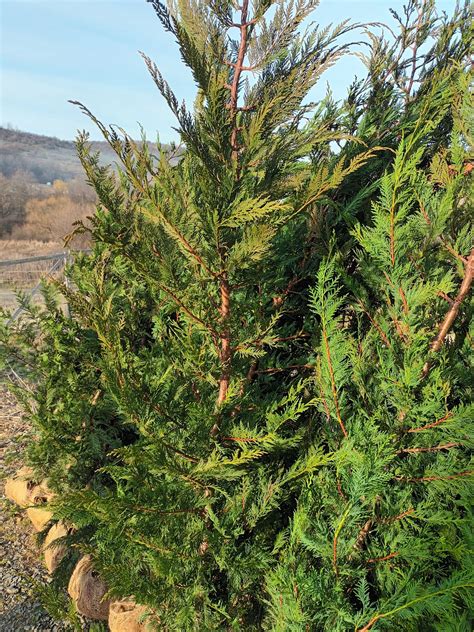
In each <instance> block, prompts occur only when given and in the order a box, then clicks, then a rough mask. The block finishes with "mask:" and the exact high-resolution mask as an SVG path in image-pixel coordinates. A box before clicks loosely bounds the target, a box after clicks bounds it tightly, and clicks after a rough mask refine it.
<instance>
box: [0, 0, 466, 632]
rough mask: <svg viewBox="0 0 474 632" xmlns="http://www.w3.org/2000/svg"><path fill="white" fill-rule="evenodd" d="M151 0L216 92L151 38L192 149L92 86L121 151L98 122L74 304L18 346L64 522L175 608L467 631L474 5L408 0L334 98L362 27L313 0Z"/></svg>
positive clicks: (40, 461)
mask: <svg viewBox="0 0 474 632" xmlns="http://www.w3.org/2000/svg"><path fill="white" fill-rule="evenodd" d="M151 4H152V5H153V8H154V10H155V12H156V14H157V16H158V18H159V20H160V21H161V23H162V25H163V27H164V28H165V29H166V30H167V31H169V32H170V33H172V35H173V36H174V38H175V39H176V41H177V44H178V46H179V50H180V53H181V56H182V59H183V61H184V63H185V64H186V65H187V66H189V68H190V69H191V71H192V73H193V78H194V80H195V82H196V85H197V88H198V94H197V98H196V103H195V105H194V109H193V110H192V111H191V110H190V109H189V108H188V107H187V106H186V105H185V104H180V103H179V102H178V101H177V99H176V97H175V96H174V94H173V92H172V90H171V88H170V86H169V85H168V83H167V82H166V80H165V78H164V77H163V76H162V75H161V73H160V71H159V68H158V67H157V66H156V65H155V63H154V62H153V61H152V60H150V59H149V58H148V57H147V56H146V55H144V59H145V62H146V64H147V66H148V68H149V70H150V72H151V75H152V78H153V80H154V82H155V84H156V86H157V88H158V89H159V91H160V92H161V94H162V96H163V97H164V98H165V100H166V101H167V103H168V105H169V106H170V108H171V110H172V111H173V113H174V114H175V116H176V120H177V130H178V132H179V134H180V137H181V139H182V146H178V147H174V148H172V149H171V150H168V149H167V148H165V147H161V146H160V147H159V151H158V153H157V154H156V155H155V154H154V153H153V151H152V149H151V148H150V146H149V145H148V144H147V142H146V140H145V139H143V141H142V142H140V143H138V142H135V141H133V140H132V139H131V138H130V137H129V136H128V135H127V134H126V133H125V132H123V131H122V130H117V129H116V128H113V127H112V128H111V127H106V126H104V125H103V124H102V123H101V122H100V121H98V120H97V119H96V118H95V117H94V115H93V114H92V113H91V112H90V111H89V110H87V108H85V107H84V106H82V105H81V107H82V108H83V110H84V111H85V113H86V114H88V115H89V116H90V117H92V118H93V120H94V121H95V122H96V123H97V125H98V126H99V128H100V130H101V132H102V133H103V135H104V137H105V139H106V140H107V141H108V142H109V143H110V145H111V146H112V147H113V149H114V150H115V152H116V154H117V159H118V164H119V167H118V171H114V170H112V169H111V168H106V167H103V166H101V165H100V164H99V158H98V156H97V155H95V154H93V153H91V151H90V149H89V147H88V142H87V137H86V135H84V134H82V135H80V136H79V138H78V143H77V145H78V151H79V155H80V158H81V160H82V163H83V166H84V169H85V171H86V174H87V177H88V179H89V181H90V183H91V184H92V185H93V187H94V188H95V190H96V192H97V195H98V198H99V205H98V209H97V213H96V214H95V216H94V217H93V218H92V219H91V226H90V227H85V226H82V227H81V226H79V227H78V230H89V231H90V232H91V235H92V239H93V252H92V254H91V255H90V256H87V257H78V258H77V259H76V262H75V264H74V266H73V267H72V269H71V271H70V274H71V279H72V281H73V285H72V287H73V288H74V289H70V288H69V289H68V288H66V287H58V290H59V291H60V292H61V293H62V295H63V296H64V297H65V298H66V299H67V301H68V303H69V306H70V312H71V315H72V318H71V319H69V318H66V317H65V316H64V315H63V313H62V311H61V310H60V309H59V307H57V306H56V304H55V300H54V287H50V288H47V289H46V294H45V296H46V302H47V304H46V309H40V308H37V307H34V306H31V305H28V304H27V302H26V301H25V307H27V308H28V317H26V318H23V319H22V320H21V321H20V322H19V323H18V325H17V326H16V328H15V330H14V331H13V332H10V333H9V334H8V335H9V338H8V341H6V342H5V345H4V348H5V351H6V352H7V353H10V354H14V355H15V356H16V357H17V363H18V364H20V365H21V363H23V371H24V374H25V375H28V366H30V367H31V371H29V376H30V379H31V380H33V379H34V380H35V383H36V389H37V390H36V393H35V396H34V398H32V399H31V398H28V397H24V399H25V403H26V405H27V406H29V411H30V416H31V419H32V421H33V423H34V425H35V428H36V430H37V435H36V436H35V441H34V442H33V443H32V446H31V449H30V459H31V462H32V463H33V464H34V465H35V466H36V468H37V469H38V472H41V473H42V474H45V475H47V476H48V479H49V483H50V486H51V487H52V488H53V489H54V490H55V491H56V492H57V496H56V499H55V501H54V503H53V504H52V506H53V508H54V517H55V519H64V520H66V521H67V522H69V523H70V524H72V525H73V526H74V533H73V535H72V536H71V537H70V540H71V541H73V542H74V543H75V545H76V547H78V548H79V549H80V550H81V551H84V552H90V553H91V554H92V555H93V556H94V559H95V564H96V567H97V569H98V570H99V572H100V573H101V575H102V576H103V577H104V578H105V579H106V581H107V582H108V584H109V586H110V589H111V593H112V594H113V595H115V596H119V597H126V596H131V595H133V596H134V598H135V599H136V601H137V602H139V603H142V604H145V605H147V606H149V607H150V608H151V609H152V610H153V611H154V612H155V613H156V614H157V616H158V617H159V619H160V622H161V623H160V626H161V629H165V630H261V629H268V630H281V631H283V630H315V631H319V630H328V631H329V630H331V631H332V630H346V629H347V630H359V631H362V630H364V631H365V630H369V629H381V630H382V629H392V630H398V629H404V630H405V629H406V630H419V629H426V630H446V629H453V630H455V629H456V630H464V629H466V630H467V629H468V627H469V622H470V619H469V616H470V615H469V614H468V612H469V610H468V597H469V593H468V589H469V587H472V573H471V572H470V568H469V557H468V555H467V552H468V547H469V544H468V542H469V522H468V520H469V484H468V481H469V480H470V475H471V469H472V468H470V467H469V463H468V461H469V451H468V450H469V448H470V445H471V444H470V441H471V439H470V436H469V430H468V427H467V420H468V418H469V416H470V411H471V413H472V409H469V407H468V405H467V404H468V402H469V395H470V393H469V382H468V376H467V362H468V346H469V340H470V339H469V334H468V324H469V311H468V299H467V296H468V290H469V286H470V284H471V282H472V255H470V254H469V253H470V250H469V249H470V244H469V239H470V233H469V212H470V207H469V203H470V202H469V188H468V187H469V169H470V167H469V165H470V164H471V163H470V162H469V153H468V152H469V149H468V148H469V146H470V144H471V140H472V137H471V135H470V130H469V112H468V109H469V102H468V80H469V79H468V77H469V75H468V73H467V70H466V65H465V62H466V54H467V51H468V50H469V42H470V39H469V38H470V34H469V32H468V31H467V29H466V24H465V22H466V18H467V14H468V9H467V6H466V7H465V8H464V9H458V10H457V11H456V12H455V15H454V16H453V17H452V18H451V19H448V18H447V17H444V18H441V19H440V20H439V19H437V18H436V15H435V10H434V6H433V3H432V2H427V1H424V2H421V1H420V2H418V1H413V2H410V3H409V5H408V6H407V8H406V15H405V17H404V18H399V22H400V31H399V34H398V36H396V37H395V40H394V42H393V44H392V43H390V42H388V41H385V40H384V39H380V38H378V39H376V38H375V35H373V36H371V43H372V50H371V52H370V53H369V54H368V55H367V56H366V57H365V62H366V63H367V66H368V76H367V80H366V81H365V82H363V83H360V84H354V85H353V86H352V88H351V90H350V92H349V96H348V98H347V100H345V101H344V102H343V103H342V104H336V103H334V102H333V100H332V98H331V96H330V95H328V97H327V98H326V99H324V100H323V101H322V102H321V103H320V104H311V103H309V102H308V93H309V91H310V90H311V88H312V87H313V86H314V85H315V83H316V82H317V80H318V79H319V77H320V75H321V74H322V73H323V71H324V70H325V69H326V68H328V67H329V66H330V65H331V64H333V63H334V62H335V61H336V60H337V59H338V58H339V57H340V56H341V55H342V54H344V52H345V51H346V49H347V45H345V44H341V43H338V42H339V37H340V36H341V35H344V34H346V33H348V32H349V31H350V30H351V28H352V27H351V26H349V25H348V24H347V23H345V24H342V25H339V26H337V27H334V28H332V29H322V30H321V29H319V28H314V27H310V28H309V30H308V31H306V32H305V34H304V35H301V28H302V23H303V21H304V20H305V18H306V17H307V16H308V15H309V14H310V13H311V12H312V10H313V9H314V8H315V6H316V5H317V4H318V2H317V1H315V0H308V1H307V2H298V3H285V2H271V1H270V0H269V1H266V2H253V3H250V2H247V1H246V0H244V2H243V3H242V5H239V6H237V5H234V4H232V3H230V2H229V3H228V2H220V3H215V2H209V1H203V2H190V1H188V0H183V1H182V2H176V3H170V4H169V5H168V6H165V5H163V4H162V3H160V2H155V1H153V2H152V3H151ZM396 17H397V16H396ZM433 36H434V37H435V40H434V42H435V43H434V46H433V48H431V49H430V48H429V47H428V48H427V44H428V43H429V42H428V40H429V38H430V37H433ZM407 51H408V53H407ZM420 51H423V52H422V53H421V52H420ZM407 54H408V55H409V56H407ZM336 143H340V147H339V148H337V145H336ZM177 157H178V158H177ZM38 331H39V332H40V336H39V337H38ZM10 361H11V360H10ZM20 395H21V393H20ZM471 416H472V415H471ZM66 565H67V560H66V561H65V563H64V566H66ZM61 570H64V569H59V572H58V581H59V580H60V578H61ZM427 613H428V614H429V617H426V614H427ZM420 626H421V627H420ZM423 626H425V627H423Z"/></svg>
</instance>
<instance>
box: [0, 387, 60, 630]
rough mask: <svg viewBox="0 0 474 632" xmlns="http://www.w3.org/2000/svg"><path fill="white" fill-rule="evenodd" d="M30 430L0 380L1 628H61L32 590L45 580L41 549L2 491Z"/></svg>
mask: <svg viewBox="0 0 474 632" xmlns="http://www.w3.org/2000/svg"><path fill="white" fill-rule="evenodd" d="M29 432H30V428H29V426H28V424H27V423H26V421H25V419H24V416H23V414H22V412H21V409H20V408H19V406H18V404H17V403H16V402H15V399H14V398H13V396H12V395H11V394H10V393H8V391H7V389H6V388H5V386H3V385H2V384H0V476H1V479H2V480H1V482H0V490H1V500H0V503H1V515H0V586H1V589H0V631H1V632H62V631H63V630H66V629H67V628H66V627H64V626H63V625H62V624H60V623H58V622H55V621H53V620H52V619H51V618H50V617H49V615H48V614H47V613H46V611H45V610H44V609H43V608H42V607H41V605H40V603H39V602H38V600H37V599H36V598H35V595H34V587H33V584H34V582H47V581H48V577H47V574H46V572H45V569H44V567H43V565H42V563H41V552H40V550H39V548H38V546H37V544H36V538H35V535H34V532H33V529H32V527H31V524H30V522H29V520H28V519H27V518H26V517H25V514H24V512H23V511H21V510H19V509H18V507H16V506H15V505H13V504H12V503H10V502H9V501H8V500H6V499H5V497H4V496H3V489H4V482H5V479H6V478H7V477H8V476H10V475H11V474H13V473H14V472H16V470H17V469H18V468H19V467H21V465H22V454H23V451H24V445H25V438H26V437H27V435H28V433H29Z"/></svg>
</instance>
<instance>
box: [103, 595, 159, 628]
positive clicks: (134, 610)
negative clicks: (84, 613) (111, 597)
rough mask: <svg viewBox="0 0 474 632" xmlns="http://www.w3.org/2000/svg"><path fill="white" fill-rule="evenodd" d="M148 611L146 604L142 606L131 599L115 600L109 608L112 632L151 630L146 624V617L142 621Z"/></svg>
mask: <svg viewBox="0 0 474 632" xmlns="http://www.w3.org/2000/svg"><path fill="white" fill-rule="evenodd" d="M146 612H147V608H146V606H140V605H139V604H136V603H135V602H134V601H133V600H131V599H125V600H122V601H113V602H112V603H111V604H110V610H109V629H110V632H147V631H148V630H151V628H150V627H149V626H147V624H146V619H145V621H144V622H143V623H140V620H141V618H142V617H143V615H144V614H145V613H146Z"/></svg>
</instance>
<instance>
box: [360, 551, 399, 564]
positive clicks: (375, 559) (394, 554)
mask: <svg viewBox="0 0 474 632" xmlns="http://www.w3.org/2000/svg"><path fill="white" fill-rule="evenodd" d="M397 555H399V553H390V554H389V555H384V556H383V557H372V558H370V560H367V564H375V562H385V561H386V560H391V559H392V558H394V557H397Z"/></svg>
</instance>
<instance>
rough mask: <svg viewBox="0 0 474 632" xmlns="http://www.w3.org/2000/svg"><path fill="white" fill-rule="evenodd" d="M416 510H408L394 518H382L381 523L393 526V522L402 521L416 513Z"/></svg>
mask: <svg viewBox="0 0 474 632" xmlns="http://www.w3.org/2000/svg"><path fill="white" fill-rule="evenodd" d="M414 511H415V510H414V509H413V507H410V509H407V510H406V511H402V513H401V514H398V515H397V516H392V517H389V518H382V519H381V520H380V522H381V523H382V524H391V523H392V522H396V521H397V520H402V518H405V517H406V516H409V515H410V514H412V513H414Z"/></svg>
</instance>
